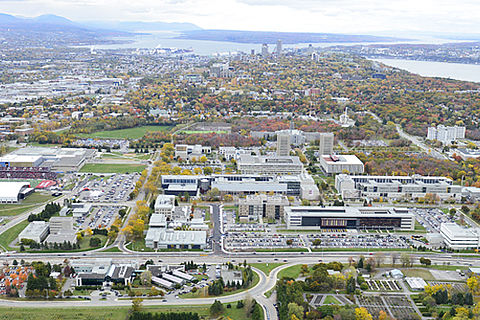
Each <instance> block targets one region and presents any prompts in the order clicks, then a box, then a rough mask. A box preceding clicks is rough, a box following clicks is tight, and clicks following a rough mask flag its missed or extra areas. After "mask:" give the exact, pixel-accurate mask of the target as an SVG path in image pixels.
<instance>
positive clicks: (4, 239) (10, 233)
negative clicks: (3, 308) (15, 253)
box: [0, 220, 28, 319]
mask: <svg viewBox="0 0 480 320" xmlns="http://www.w3.org/2000/svg"><path fill="white" fill-rule="evenodd" d="M27 225H28V221H27V220H25V221H22V222H20V223H19V224H17V225H15V226H13V227H11V228H10V229H8V230H6V231H5V232H4V233H2V234H0V245H1V246H2V247H3V248H6V249H9V250H13V249H12V248H11V247H10V243H12V241H13V240H15V239H16V238H17V237H18V235H19V234H20V232H22V231H23V229H25V228H26V227H27ZM0 319H1V318H0Z"/></svg>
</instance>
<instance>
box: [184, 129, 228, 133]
mask: <svg viewBox="0 0 480 320" xmlns="http://www.w3.org/2000/svg"><path fill="white" fill-rule="evenodd" d="M178 133H179V134H199V133H216V134H222V133H228V132H227V131H224V130H182V131H179V132H178Z"/></svg>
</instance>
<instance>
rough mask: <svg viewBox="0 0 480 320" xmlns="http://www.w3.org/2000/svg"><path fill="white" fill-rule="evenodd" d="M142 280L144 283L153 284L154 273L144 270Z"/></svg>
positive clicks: (141, 275)
mask: <svg viewBox="0 0 480 320" xmlns="http://www.w3.org/2000/svg"><path fill="white" fill-rule="evenodd" d="M140 281H141V282H142V284H143V285H148V286H149V285H151V284H152V273H151V272H150V271H148V270H146V271H143V272H142V273H141V274H140Z"/></svg>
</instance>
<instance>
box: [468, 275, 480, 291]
mask: <svg viewBox="0 0 480 320" xmlns="http://www.w3.org/2000/svg"><path fill="white" fill-rule="evenodd" d="M467 287H468V289H470V291H471V292H472V293H473V294H478V292H480V276H478V275H473V276H471V277H470V278H468V279H467Z"/></svg>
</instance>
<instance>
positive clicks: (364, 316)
mask: <svg viewBox="0 0 480 320" xmlns="http://www.w3.org/2000/svg"><path fill="white" fill-rule="evenodd" d="M355 320H373V317H372V315H371V314H370V313H368V310H367V309H365V308H364V307H361V308H355Z"/></svg>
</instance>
